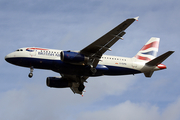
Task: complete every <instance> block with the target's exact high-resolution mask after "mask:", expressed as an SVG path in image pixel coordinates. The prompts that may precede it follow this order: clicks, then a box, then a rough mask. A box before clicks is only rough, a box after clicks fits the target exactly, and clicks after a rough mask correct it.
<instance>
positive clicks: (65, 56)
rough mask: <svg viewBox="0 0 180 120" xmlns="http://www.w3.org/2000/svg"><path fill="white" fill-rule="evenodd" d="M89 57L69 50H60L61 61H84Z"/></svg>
mask: <svg viewBox="0 0 180 120" xmlns="http://www.w3.org/2000/svg"><path fill="white" fill-rule="evenodd" d="M88 60H89V58H88V57H86V56H84V55H83V54H80V53H77V52H71V51H62V52H61V61H63V62H67V63H76V64H77V63H82V64H83V63H84V64H86V63H87V62H88Z"/></svg>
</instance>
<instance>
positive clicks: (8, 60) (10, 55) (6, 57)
mask: <svg viewBox="0 0 180 120" xmlns="http://www.w3.org/2000/svg"><path fill="white" fill-rule="evenodd" d="M12 57H13V55H12V53H10V54H8V55H6V56H5V58H4V59H5V60H6V61H7V62H9V63H11V58H12Z"/></svg>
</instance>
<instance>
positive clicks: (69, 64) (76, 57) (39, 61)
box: [5, 17, 174, 95]
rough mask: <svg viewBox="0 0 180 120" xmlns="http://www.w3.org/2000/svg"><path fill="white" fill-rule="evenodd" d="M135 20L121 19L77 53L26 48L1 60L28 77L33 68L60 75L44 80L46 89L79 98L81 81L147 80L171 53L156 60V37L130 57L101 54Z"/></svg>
mask: <svg viewBox="0 0 180 120" xmlns="http://www.w3.org/2000/svg"><path fill="white" fill-rule="evenodd" d="M135 20H138V17H135V18H130V19H127V20H125V21H124V22H122V23H121V24H119V25H118V26H116V27H115V28H114V29H112V30H111V31H109V32H108V33H106V34H105V35H103V36H102V37H100V38H99V39H97V40H96V41H94V42H93V43H91V44H90V45H88V46H87V47H85V48H83V49H81V50H80V51H63V50H55V49H46V48H36V47H27V48H20V49H18V50H16V51H15V52H12V53H10V54H8V55H7V56H5V60H6V61H7V62H9V63H11V64H14V65H18V66H22V67H27V68H30V73H29V77H30V78H31V77H32V76H33V69H34V68H38V69H47V70H52V71H54V72H57V73H60V75H61V77H47V80H46V83H47V86H49V87H54V88H66V87H69V88H71V90H72V91H73V92H74V93H77V94H80V95H83V92H84V88H85V86H84V82H87V81H86V80H87V79H88V77H91V76H102V75H129V74H138V73H144V75H145V76H146V77H151V76H152V74H153V72H154V71H157V70H162V69H166V66H165V65H164V64H161V63H162V62H163V61H164V60H165V59H166V58H168V57H169V56H170V55H171V54H172V53H173V52H174V51H168V52H166V53H164V54H162V55H160V56H158V57H156V54H157V52H158V47H159V41H160V38H156V37H152V38H150V40H149V41H148V42H147V43H146V44H145V45H144V46H143V47H142V48H141V49H140V51H139V52H138V53H137V54H136V55H135V56H134V57H132V58H127V57H119V56H110V55H103V54H104V53H105V52H106V51H107V50H111V49H110V47H111V46H112V45H114V44H115V43H116V42H117V41H118V40H119V39H123V38H122V37H123V35H124V34H125V29H126V28H128V27H129V26H130V25H131V24H132V23H133V22H134V21H135Z"/></svg>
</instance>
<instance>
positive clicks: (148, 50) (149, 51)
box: [134, 37, 160, 61]
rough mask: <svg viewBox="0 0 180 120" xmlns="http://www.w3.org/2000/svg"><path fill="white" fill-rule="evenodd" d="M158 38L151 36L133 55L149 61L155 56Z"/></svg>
mask: <svg viewBox="0 0 180 120" xmlns="http://www.w3.org/2000/svg"><path fill="white" fill-rule="evenodd" d="M159 41H160V38H156V37H152V38H151V39H150V40H149V41H148V42H147V43H146V44H145V45H144V46H143V47H142V48H141V50H140V51H139V52H138V53H137V54H136V55H135V56H134V57H135V58H136V59H138V60H144V61H151V60H152V59H154V58H156V55H157V52H158V48H159Z"/></svg>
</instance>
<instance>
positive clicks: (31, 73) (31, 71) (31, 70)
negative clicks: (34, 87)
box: [28, 66, 34, 78]
mask: <svg viewBox="0 0 180 120" xmlns="http://www.w3.org/2000/svg"><path fill="white" fill-rule="evenodd" d="M33 70H34V68H33V66H31V67H30V73H29V75H28V77H29V78H32V76H33Z"/></svg>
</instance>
